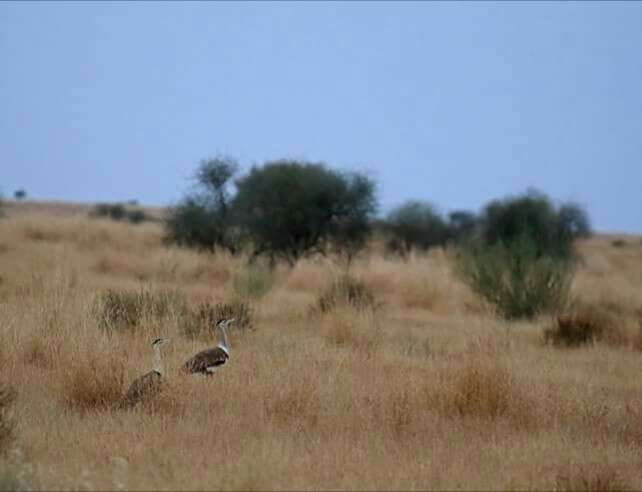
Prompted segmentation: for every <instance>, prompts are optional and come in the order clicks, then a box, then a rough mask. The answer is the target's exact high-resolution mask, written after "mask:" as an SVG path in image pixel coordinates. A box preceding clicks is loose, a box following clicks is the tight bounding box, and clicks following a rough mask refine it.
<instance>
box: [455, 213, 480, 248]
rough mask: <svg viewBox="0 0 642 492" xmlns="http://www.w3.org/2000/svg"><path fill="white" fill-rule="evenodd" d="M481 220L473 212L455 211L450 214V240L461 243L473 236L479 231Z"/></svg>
mask: <svg viewBox="0 0 642 492" xmlns="http://www.w3.org/2000/svg"><path fill="white" fill-rule="evenodd" d="M478 224H479V220H478V218H477V216H476V215H475V214H474V213H473V212H469V211H467V210H454V211H452V212H450V213H449V214H448V229H449V236H450V239H452V240H453V241H455V242H456V243H459V242H461V241H463V240H464V239H466V238H469V237H470V236H472V235H473V234H474V233H475V231H476V230H477V227H478Z"/></svg>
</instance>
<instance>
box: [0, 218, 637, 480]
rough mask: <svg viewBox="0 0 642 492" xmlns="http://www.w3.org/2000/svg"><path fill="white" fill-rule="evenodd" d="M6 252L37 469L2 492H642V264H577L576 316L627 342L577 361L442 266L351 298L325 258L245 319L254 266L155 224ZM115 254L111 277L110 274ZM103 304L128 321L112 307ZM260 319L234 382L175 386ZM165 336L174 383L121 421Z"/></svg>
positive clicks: (602, 243)
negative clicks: (240, 278) (220, 340)
mask: <svg viewBox="0 0 642 492" xmlns="http://www.w3.org/2000/svg"><path fill="white" fill-rule="evenodd" d="M27 223H28V224H29V227H30V228H31V229H32V230H40V231H44V233H45V234H44V236H46V237H47V239H42V238H37V236H38V235H37V234H36V235H35V236H33V235H32V237H29V236H28V235H26V234H25V230H26V229H25V227H26V224H27ZM0 237H2V242H3V244H5V245H6V249H5V250H4V252H3V253H2V254H1V255H0V263H1V264H0V269H1V270H2V278H3V283H2V286H1V289H2V290H1V292H2V294H1V296H0V337H1V339H2V342H3V343H2V354H1V357H0V361H1V362H2V371H1V372H0V381H1V382H3V383H4V384H6V385H8V386H11V387H13V388H15V389H16V390H17V391H18V397H17V399H16V401H15V403H13V406H11V407H10V408H11V413H12V414H13V417H12V418H13V419H14V422H16V425H17V427H15V429H14V430H15V432H14V436H15V437H16V439H14V440H13V441H12V442H11V444H9V445H8V448H7V449H12V450H17V449H19V450H21V451H22V452H23V461H24V463H23V465H24V466H23V465H20V466H18V465H16V464H15V463H13V462H11V459H10V458H11V456H12V454H11V453H13V451H12V452H11V453H9V455H8V456H7V457H6V459H5V458H0V483H3V484H4V483H6V484H9V485H7V487H9V488H25V487H29V486H31V487H34V488H39V489H47V490H51V489H64V490H69V489H73V490H77V489H83V490H113V489H116V488H124V489H132V490H134V489H138V490H159V489H171V490H194V489H214V488H216V489H225V490H227V489H236V490H239V489H240V490H248V489H260V490H265V489H269V490H274V489H278V490H281V489H296V490H319V489H341V490H351V489H359V490H363V489H367V490H382V489H383V490H390V489H393V490H410V489H433V488H434V489H442V490H443V489H448V490H451V489H464V488H468V489H475V490H489V489H501V490H506V489H536V490H554V489H556V488H557V489H559V490H571V489H573V490H574V489H581V488H584V489H587V490H596V489H609V488H611V489H616V488H630V489H633V490H639V489H641V488H642V477H641V476H640V474H639V464H640V462H641V460H642V446H641V445H640V443H642V413H641V412H640V410H639V409H640V402H642V388H641V387H640V385H639V382H638V380H637V374H638V373H639V370H640V353H639V352H638V351H637V350H635V344H634V341H635V336H637V330H638V319H639V314H638V311H637V310H639V309H640V308H642V283H641V282H642V248H632V247H626V248H613V247H611V245H610V242H609V239H608V238H602V237H599V236H597V237H595V238H592V239H590V240H587V241H585V242H582V243H580V244H579V247H580V249H581V253H582V255H583V257H584V258H585V259H586V261H585V262H584V263H583V264H581V265H579V266H578V267H577V271H576V275H575V277H574V281H573V285H572V288H571V292H572V295H573V298H579V299H582V300H583V302H584V303H585V304H586V305H588V306H593V307H597V308H598V311H600V312H601V313H602V314H606V315H607V317H608V318H609V319H612V320H613V324H612V325H611V324H606V325H603V333H604V335H601V337H598V338H596V340H595V343H586V344H578V345H577V346H576V348H574V349H573V350H562V349H558V348H552V347H550V346H546V345H544V344H542V340H541V338H542V331H543V330H545V329H546V328H548V327H550V326H553V325H552V324H551V323H554V321H551V320H550V319H549V318H548V317H541V318H536V319H534V320H529V319H520V320H512V319H509V320H497V319H496V318H495V317H494V316H492V315H490V313H488V312H487V311H485V310H484V309H481V307H482V306H481V304H479V305H478V304H476V301H475V299H474V298H473V294H472V293H471V290H470V289H469V288H468V287H467V286H466V285H465V284H464V283H463V282H461V281H460V280H459V278H458V277H456V276H455V275H453V271H452V269H451V261H452V260H451V256H450V255H449V254H448V253H447V252H446V253H444V252H442V251H433V252H432V253H430V254H428V255H426V256H423V255H416V256H413V257H411V258H409V259H408V261H407V262H401V261H398V260H396V259H386V258H385V257H383V256H381V255H380V254H379V253H378V252H377V251H379V250H380V248H379V249H377V245H376V244H374V245H373V246H372V248H371V251H373V253H372V254H371V255H364V256H363V257H362V258H358V259H356V260H355V261H354V262H353V264H352V265H351V267H350V268H351V275H352V279H351V280H349V281H346V282H344V284H341V283H340V282H338V281H337V282H334V281H333V279H332V278H330V279H329V275H328V272H330V271H333V269H334V268H335V265H333V263H332V261H333V260H332V259H306V260H304V261H302V262H301V263H300V264H298V265H297V267H296V268H295V269H294V270H293V271H291V272H288V273H287V274H283V275H281V274H280V273H279V274H277V275H275V276H274V278H273V284H272V285H271V286H270V290H269V294H267V295H254V296H247V297H244V298H243V299H242V302H243V303H245V304H244V306H245V307H239V308H233V307H230V306H232V305H233V304H234V302H235V301H234V299H235V298H237V297H238V292H234V285H233V282H234V280H233V279H234V275H235V272H239V271H242V269H241V268H240V266H239V263H237V262H236V260H235V259H233V258H231V257H230V256H229V255H224V254H220V253H216V254H206V253H202V254H201V253H196V252H194V251H186V250H182V249H179V248H170V249H167V248H166V247H165V246H163V244H162V231H161V230H160V226H158V225H157V224H142V225H139V226H135V227H134V226H131V225H127V224H123V223H116V222H110V221H96V220H89V219H77V218H76V219H73V220H70V219H63V218H51V217H40V218H39V217H33V216H32V217H23V218H12V217H9V218H7V219H6V220H3V221H1V222H0ZM631 244H633V241H631ZM638 250H639V251H638ZM107 252H109V254H111V255H114V258H119V259H120V260H122V261H120V263H118V269H117V270H114V269H111V267H107V268H105V269H96V268H95V265H96V264H97V261H98V260H99V259H100V258H101V257H103V256H104V255H105V254H106V253H107ZM141 273H144V274H145V275H146V276H147V277H148V278H150V279H153V282H154V283H153V284H151V283H150V284H146V285H145V287H143V288H142V289H141V286H140V280H139V277H140V275H141ZM230 289H232V291H231V290H230ZM174 291H176V292H178V293H179V294H178V296H177V297H176V298H175V299H176V302H175V301H174V300H172V299H174V297H172V295H168V296H166V297H163V294H161V293H162V292H174ZM107 292H114V293H116V294H115V295H114V296H113V297H114V299H113V303H112V306H121V307H122V308H123V311H124V313H132V314H131V317H129V314H125V315H123V316H122V317H119V316H120V315H115V316H113V317H112V315H111V314H110V313H111V311H109V310H104V309H102V308H103V307H104V305H105V304H108V303H109V302H112V301H111V300H110V301H106V297H104V296H106V293H107ZM143 292H147V293H148V294H143ZM131 299H134V302H131V303H130V300H131ZM320 299H323V305H324V306H327V309H325V310H324V311H319V310H318V309H319V307H318V306H319V305H320ZM250 301H251V305H250ZM326 301H327V302H326ZM103 303H104V304H103ZM158 303H160V305H159V304H158ZM382 303H385V309H379V308H378V307H377V306H379V305H380V304H382ZM130 305H134V306H135V307H134V308H131V311H130V310H129V309H130V308H128V306H130ZM136 306H138V307H136ZM162 306H164V307H162ZM181 306H184V307H181ZM217 306H220V308H219V307H217ZM225 306H228V307H225ZM239 306H240V305H239ZM310 306H314V309H316V310H317V311H316V312H315V314H317V315H314V316H311V315H310V309H311V308H310ZM471 306H472V307H471ZM97 307H98V308H100V309H96V308H97ZM245 308H247V309H248V313H249V318H250V320H251V326H252V329H244V328H241V329H240V330H239V327H238V326H237V327H236V330H237V331H236V332H235V331H234V329H235V328H234V326H232V330H231V333H230V339H231V345H232V356H231V359H230V361H229V362H228V364H227V365H226V366H224V367H223V368H221V369H220V370H219V371H218V372H217V373H216V374H215V375H214V377H211V378H201V377H196V376H194V377H191V376H187V375H182V374H181V373H180V370H179V368H180V366H181V364H183V363H184V362H185V360H187V358H189V357H190V356H191V355H193V354H194V353H196V352H197V351H199V350H202V349H203V348H206V347H208V346H210V344H211V322H212V321H213V320H214V318H216V317H217V316H219V315H220V314H222V313H223V310H224V309H227V310H228V311H229V310H232V311H234V309H236V311H235V314H233V315H234V316H236V315H237V314H238V312H239V310H242V309H245ZM575 310H577V311H575ZM584 312H585V309H584V307H581V308H580V307H578V306H573V305H569V306H568V307H567V308H566V309H565V310H562V311H559V313H557V312H556V313H555V314H560V315H564V314H576V315H577V317H578V318H579V317H580V314H582V313H584ZM101 316H102V317H105V318H106V325H105V326H106V327H104V328H105V329H98V326H99V325H100V324H101ZM582 316H584V314H582ZM591 316H593V315H591ZM595 316H597V315H595ZM192 317H194V318H195V319H197V320H198V327H197V328H195V329H194V332H193V333H191V332H188V331H186V324H188V323H189V321H190V320H191V319H193V318H192ZM595 319H597V317H596V318H595ZM121 320H124V321H121ZM248 326H249V325H248ZM517 328H518V329H517ZM620 331H622V332H623V333H624V335H625V337H624V339H623V340H625V341H623V342H621V343H616V342H615V339H616V338H617V336H615V335H614V336H613V337H612V336H611V335H609V333H611V332H613V333H619V332H620ZM199 334H200V335H203V336H200V335H199ZM205 335H207V340H206V339H205ZM156 336H170V337H171V338H172V343H171V344H169V345H168V346H167V349H166V350H164V351H163V361H164V364H165V370H166V376H167V384H166V386H165V387H164V389H163V391H162V392H160V393H159V394H158V395H155V396H154V397H153V398H150V399H149V400H146V401H145V402H144V404H142V405H139V406H137V407H136V408H134V409H131V411H121V410H119V409H118V403H119V402H120V398H121V397H122V394H123V393H124V391H125V390H126V388H127V387H128V385H129V384H130V383H131V382H132V381H133V380H134V379H135V378H136V377H138V376H140V375H142V374H144V373H146V372H148V371H149V370H150V369H151V362H152V360H151V356H152V354H151V350H150V346H149V344H150V342H151V339H152V338H153V337H156ZM559 346H564V344H563V343H561V344H559ZM556 347H557V344H556ZM3 460H4V461H3ZM27 468H29V470H30V471H29V474H28V475H27V474H26V470H27ZM5 477H6V480H5ZM24 477H28V480H25V478H24Z"/></svg>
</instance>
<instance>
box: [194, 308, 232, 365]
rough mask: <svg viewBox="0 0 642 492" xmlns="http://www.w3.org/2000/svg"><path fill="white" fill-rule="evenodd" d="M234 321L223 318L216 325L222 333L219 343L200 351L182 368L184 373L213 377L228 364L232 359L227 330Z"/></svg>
mask: <svg viewBox="0 0 642 492" xmlns="http://www.w3.org/2000/svg"><path fill="white" fill-rule="evenodd" d="M233 321H234V318H223V319H220V320H219V321H218V322H217V323H216V328H218V329H219V330H220V331H221V338H220V340H219V343H218V344H217V345H216V347H214V348H209V349H205V350H202V351H200V352H199V353H197V354H196V355H195V356H194V357H192V358H191V359H189V360H188V361H187V362H185V364H183V367H182V370H183V372H187V373H188V374H205V375H206V376H211V375H212V374H214V372H215V371H216V370H217V369H218V368H219V367H221V366H223V365H224V364H226V363H227V361H228V360H229V358H230V345H229V344H228V342H227V332H226V331H225V329H226V328H227V327H228V325H229V324H230V323H232V322H233Z"/></svg>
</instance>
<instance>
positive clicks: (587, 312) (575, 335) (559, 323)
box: [544, 301, 630, 347]
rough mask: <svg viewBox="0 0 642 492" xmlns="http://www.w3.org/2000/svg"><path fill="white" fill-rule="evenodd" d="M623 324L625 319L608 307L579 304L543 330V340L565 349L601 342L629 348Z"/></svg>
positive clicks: (570, 307)
mask: <svg viewBox="0 0 642 492" xmlns="http://www.w3.org/2000/svg"><path fill="white" fill-rule="evenodd" d="M623 324H624V319H623V318H622V317H621V316H620V315H618V314H617V313H615V312H613V310H612V309H609V308H608V306H605V305H603V304H598V305H592V304H584V303H582V302H577V301H576V302H575V303H574V305H572V306H569V308H568V309H567V310H566V311H565V312H562V313H560V314H559V315H558V316H557V317H556V318H555V320H554V322H553V324H552V325H551V326H549V327H548V328H546V329H545V330H544V341H545V342H547V343H549V342H550V343H552V344H553V345H558V346H560V345H561V346H566V347H577V346H580V345H583V344H587V343H592V342H599V341H604V342H606V343H607V344H610V345H613V346H618V345H627V344H629V342H630V340H629V337H628V336H627V333H626V332H625V330H624V326H623Z"/></svg>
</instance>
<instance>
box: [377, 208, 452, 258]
mask: <svg viewBox="0 0 642 492" xmlns="http://www.w3.org/2000/svg"><path fill="white" fill-rule="evenodd" d="M386 223H387V230H388V234H389V235H390V239H389V240H388V243H387V248H388V250H390V251H393V252H396V253H398V254H400V255H401V256H406V255H408V253H410V251H411V250H412V249H413V248H415V249H418V250H422V251H425V250H427V249H429V248H431V247H433V246H438V245H443V244H445V243H446V241H447V239H448V226H447V224H446V222H445V221H444V219H443V218H442V216H441V215H440V214H439V212H438V211H437V208H436V207H435V206H434V205H433V204H432V203H429V202H425V201H419V200H411V201H408V202H406V203H405V204H403V205H401V206H399V207H397V208H395V209H393V210H392V211H391V212H390V213H389V214H388V216H387V219H386Z"/></svg>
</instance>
